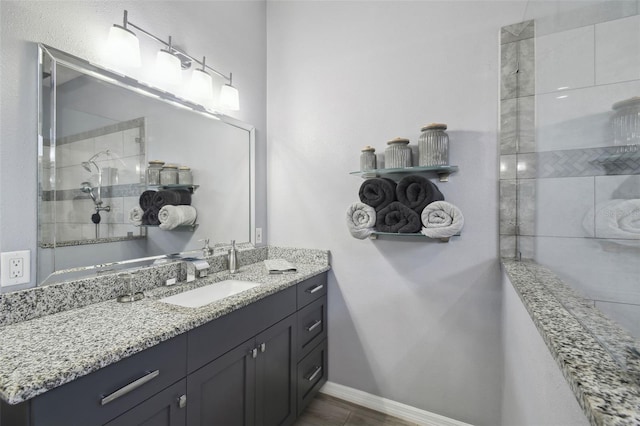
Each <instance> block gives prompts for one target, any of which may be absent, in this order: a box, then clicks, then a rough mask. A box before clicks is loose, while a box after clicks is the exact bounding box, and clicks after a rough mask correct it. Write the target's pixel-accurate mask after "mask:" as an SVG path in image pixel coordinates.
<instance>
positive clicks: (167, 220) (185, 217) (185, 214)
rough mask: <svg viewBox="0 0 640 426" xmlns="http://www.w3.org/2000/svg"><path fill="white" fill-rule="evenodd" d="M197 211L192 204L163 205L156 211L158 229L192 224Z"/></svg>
mask: <svg viewBox="0 0 640 426" xmlns="http://www.w3.org/2000/svg"><path fill="white" fill-rule="evenodd" d="M197 216H198V213H197V212H196V209H195V207H192V206H164V207H163V208H161V209H160V212H159V213H158V220H159V221H160V229H162V230H164V231H169V230H171V229H175V228H177V227H178V226H184V225H194V224H195V223H196V218H197Z"/></svg>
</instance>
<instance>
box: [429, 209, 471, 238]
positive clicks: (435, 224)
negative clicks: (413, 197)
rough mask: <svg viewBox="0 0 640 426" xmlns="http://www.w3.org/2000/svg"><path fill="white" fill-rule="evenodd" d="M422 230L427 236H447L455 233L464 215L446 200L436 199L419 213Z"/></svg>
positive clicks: (462, 223)
mask: <svg viewBox="0 0 640 426" xmlns="http://www.w3.org/2000/svg"><path fill="white" fill-rule="evenodd" d="M420 218H421V220H422V224H423V225H424V228H422V231H420V232H422V233H423V234H424V235H426V236H427V237H429V238H448V237H451V236H453V235H456V234H457V233H458V232H460V231H461V230H462V227H463V226H464V216H462V212H461V211H460V209H459V208H458V207H456V206H454V205H453V204H451V203H447V202H446V201H436V202H434V203H431V204H429V205H428V206H427V207H425V208H424V210H423V211H422V214H421V215H420Z"/></svg>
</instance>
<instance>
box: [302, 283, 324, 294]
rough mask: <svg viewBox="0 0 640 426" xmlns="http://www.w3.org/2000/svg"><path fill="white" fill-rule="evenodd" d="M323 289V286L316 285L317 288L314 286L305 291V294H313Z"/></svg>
mask: <svg viewBox="0 0 640 426" xmlns="http://www.w3.org/2000/svg"><path fill="white" fill-rule="evenodd" d="M323 288H324V284H318V285H317V286H315V287H311V288H308V289H307V290H306V292H307V293H309V294H313V293H315V292H316V291H320V290H322V289H323Z"/></svg>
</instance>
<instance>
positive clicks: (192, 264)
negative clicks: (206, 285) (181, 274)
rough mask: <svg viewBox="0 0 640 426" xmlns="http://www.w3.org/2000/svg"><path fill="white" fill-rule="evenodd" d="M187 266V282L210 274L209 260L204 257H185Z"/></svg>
mask: <svg viewBox="0 0 640 426" xmlns="http://www.w3.org/2000/svg"><path fill="white" fill-rule="evenodd" d="M183 260H184V262H185V265H186V267H187V282H188V283H189V282H191V281H194V280H195V279H196V278H204V277H206V276H207V275H208V274H209V262H207V261H206V260H204V259H196V258H193V257H188V258H185V259H183Z"/></svg>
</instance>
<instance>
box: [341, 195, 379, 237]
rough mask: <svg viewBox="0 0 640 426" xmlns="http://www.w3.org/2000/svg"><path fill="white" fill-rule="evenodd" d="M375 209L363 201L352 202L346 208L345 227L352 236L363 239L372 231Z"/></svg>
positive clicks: (374, 222) (374, 223)
mask: <svg viewBox="0 0 640 426" xmlns="http://www.w3.org/2000/svg"><path fill="white" fill-rule="evenodd" d="M375 226H376V211H375V209H374V208H373V207H371V206H368V205H366V204H364V203H353V204H351V206H349V208H348V209H347V228H349V232H350V233H351V235H352V236H353V237H354V238H357V239H359V240H364V239H365V238H367V237H368V236H369V235H371V234H372V233H373V231H374V227H375Z"/></svg>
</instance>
